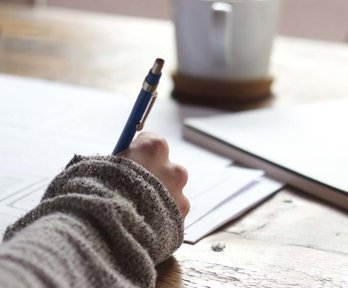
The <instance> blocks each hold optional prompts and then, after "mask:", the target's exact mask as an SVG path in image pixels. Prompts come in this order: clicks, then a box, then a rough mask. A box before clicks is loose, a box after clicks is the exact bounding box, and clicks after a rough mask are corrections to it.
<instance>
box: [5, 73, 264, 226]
mask: <svg viewBox="0 0 348 288" xmlns="http://www.w3.org/2000/svg"><path fill="white" fill-rule="evenodd" d="M0 86H1V88H2V93H1V95H0V98H1V103H2V105H1V106H0V139H1V141H0V159H1V161H0V233H2V232H3V231H4V229H5V228H6V226H7V225H8V224H10V223H12V222H13V221H14V220H15V219H17V218H18V217H20V216H21V215H23V213H25V211H28V210H30V209H31V208H33V207H34V206H35V205H37V203H38V202H39V201H40V198H41V196H42V194H43V193H44V190H45V188H46V186H47V185H48V183H49V182H50V180H51V179H52V178H53V177H54V176H55V175H56V174H57V173H59V172H60V171H61V170H62V169H63V168H64V167H65V165H66V164H67V162H68V161H69V160H70V159H71V158H72V157H73V155H74V154H81V155H95V154H101V155H107V154H110V153H111V151H112V149H113V147H114V145H115V143H116V142H117V139H118V137H119V135H120V133H121V131H122V129H123V125H124V123H125V122H126V120H127V117H128V115H129V112H130V111H131V108H132V106H133V103H134V101H135V98H134V99H127V98H125V97H123V96H120V95H114V94H109V93H106V92H102V91H98V90H94V89H87V88H83V87H76V86H71V85H63V84H58V83H52V82H47V81H43V80H34V79H27V78H19V77H12V76H6V75H0ZM160 97H161V96H159V98H160ZM216 113H218V112H217V111H216V110H212V109H203V108H202V109H201V108H196V107H190V106H183V105H179V104H177V103H176V102H174V101H169V100H168V99H167V100H166V101H161V100H159V101H157V103H156V104H155V105H154V108H153V110H152V111H151V114H150V116H149V118H148V120H147V122H146V124H145V130H147V131H154V132H156V133H157V134H160V135H162V136H164V137H165V138H166V139H167V140H168V143H169V146H170V155H169V157H170V159H171V160H172V161H173V162H177V163H179V164H181V165H183V166H184V167H186V169H187V170H188V172H189V180H188V183H187V185H186V187H185V190H184V192H185V194H186V195H187V197H188V198H189V200H190V201H191V207H192V208H191V213H190V214H189V215H190V216H188V218H187V221H186V223H189V224H193V223H194V222H195V221H197V220H199V219H200V218H202V217H203V216H205V215H207V214H208V213H209V212H210V211H215V210H214V209H215V208H216V207H217V206H218V205H220V204H221V203H224V201H225V200H226V199H228V198H230V197H232V195H234V194H235V193H237V192H238V191H240V190H241V188H243V187H244V188H245V187H247V186H248V185H250V183H251V182H253V181H255V180H256V179H257V178H259V177H260V176H261V175H262V174H263V172H262V171H259V170H253V169H244V168H238V167H234V166H232V167H231V161H230V160H229V159H227V158H224V157H221V156H218V155H216V154H214V153H212V152H209V151H207V150H204V149H202V148H200V147H198V146H195V145H193V144H191V143H189V142H186V141H184V140H182V137H181V128H182V122H183V120H184V118H185V117H187V116H193V115H194V116H205V115H213V114H216ZM208 215H210V214H208ZM205 217H207V216H205Z"/></svg>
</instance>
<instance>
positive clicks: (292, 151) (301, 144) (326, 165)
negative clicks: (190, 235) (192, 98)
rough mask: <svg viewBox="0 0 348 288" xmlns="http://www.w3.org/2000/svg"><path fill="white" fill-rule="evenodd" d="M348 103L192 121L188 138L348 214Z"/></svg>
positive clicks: (186, 129) (187, 122)
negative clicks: (347, 211)
mask: <svg viewBox="0 0 348 288" xmlns="http://www.w3.org/2000/svg"><path fill="white" fill-rule="evenodd" d="M347 124H348V99H339V100H330V101H322V102H316V103H312V104H304V105H298V106H291V107H287V108H270V109H264V110H257V111H249V112H239V113H227V114H224V115H218V116H212V117H201V118H188V119H186V120H185V122H184V131H183V134H184V138H185V139H187V140H190V141H192V142H194V143H196V144H199V145H201V146H204V147H205V148H208V149H211V150H213V151H215V152H217V153H220V154H222V155H224V156H227V157H230V158H231V159H233V160H235V161H237V162H239V163H242V164H244V165H246V166H249V167H252V168H257V169H262V170H264V171H266V173H267V174H268V175H270V176H272V177H273V178H275V179H277V180H280V181H283V182H285V183H288V184H290V185H292V186H294V187H296V188H299V189H300V190H302V191H304V192H307V193H310V194H312V195H315V196H317V197H320V198H322V199H324V200H326V201H329V202H331V203H333V204H335V205H338V206H340V207H342V208H344V209H348V127H347Z"/></svg>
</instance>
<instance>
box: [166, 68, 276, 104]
mask: <svg viewBox="0 0 348 288" xmlns="http://www.w3.org/2000/svg"><path fill="white" fill-rule="evenodd" d="M172 77H173V81H174V90H173V93H172V96H173V98H175V99H177V100H178V101H180V102H183V103H190V104H197V105H209V106H221V105H225V104H233V103H239V104H240V103H245V102H251V101H257V100H263V99H266V98H268V97H270V96H271V85H272V82H273V77H271V76H270V77H268V78H265V79H259V80H245V81H226V80H217V79H204V78H196V77H192V76H189V75H184V74H178V73H174V74H173V75H172ZM214 104H218V105H214Z"/></svg>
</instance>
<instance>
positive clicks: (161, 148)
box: [142, 137, 169, 156]
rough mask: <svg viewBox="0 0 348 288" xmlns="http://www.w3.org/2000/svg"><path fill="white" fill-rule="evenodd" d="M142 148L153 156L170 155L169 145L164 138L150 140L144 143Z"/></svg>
mask: <svg viewBox="0 0 348 288" xmlns="http://www.w3.org/2000/svg"><path fill="white" fill-rule="evenodd" d="M142 148H143V149H144V150H145V151H146V152H147V153H149V154H150V155H153V156H156V155H168V154H169V148H168V143H167V141H166V140H165V139H164V138H161V137H155V138H150V139H148V141H145V142H143V147H142Z"/></svg>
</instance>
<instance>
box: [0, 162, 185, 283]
mask: <svg viewBox="0 0 348 288" xmlns="http://www.w3.org/2000/svg"><path fill="white" fill-rule="evenodd" d="M182 241H183V220H182V217H181V214H180V212H179V209H178V207H177V206H176V204H175V202H174V200H173V199H172V198H171V197H170V195H169V193H168V192H167V190H166V189H165V187H164V186H163V185H162V184H161V183H160V181H159V180H157V179H156V178H155V177H154V176H153V175H151V174H150V173H149V172H147V170H145V169H144V168H142V167H141V166H140V165H138V164H136V163H135V162H133V161H130V160H128V159H125V158H120V157H99V156H97V157H82V156H75V157H74V158H73V159H72V160H71V161H70V163H69V164H68V165H67V167H66V169H65V170H64V171H63V172H62V173H61V174H59V175H58V176H57V177H56V178H55V179H54V180H53V181H52V183H51V184H50V185H49V187H48V188H47V191H46V193H45V195H44V197H43V199H42V201H41V203H40V204H39V205H38V206H37V207H36V208H35V209H33V210H32V211H31V212H29V213H28V214H26V215H25V216H24V217H22V218H21V219H20V220H18V221H17V222H16V223H15V224H14V225H12V226H10V227H9V228H8V229H7V231H6V233H5V236H4V242H3V244H2V246H0V287H18V288H21V287H35V288H40V287H83V288H84V287H98V288H99V287H101V288H102V287H154V286H155V279H156V270H155V265H156V264H158V263H160V262H162V261H163V260H165V259H167V258H168V257H169V256H170V255H171V254H172V253H173V252H174V251H175V250H176V249H177V248H178V247H179V246H180V245H181V243H182Z"/></svg>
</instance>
